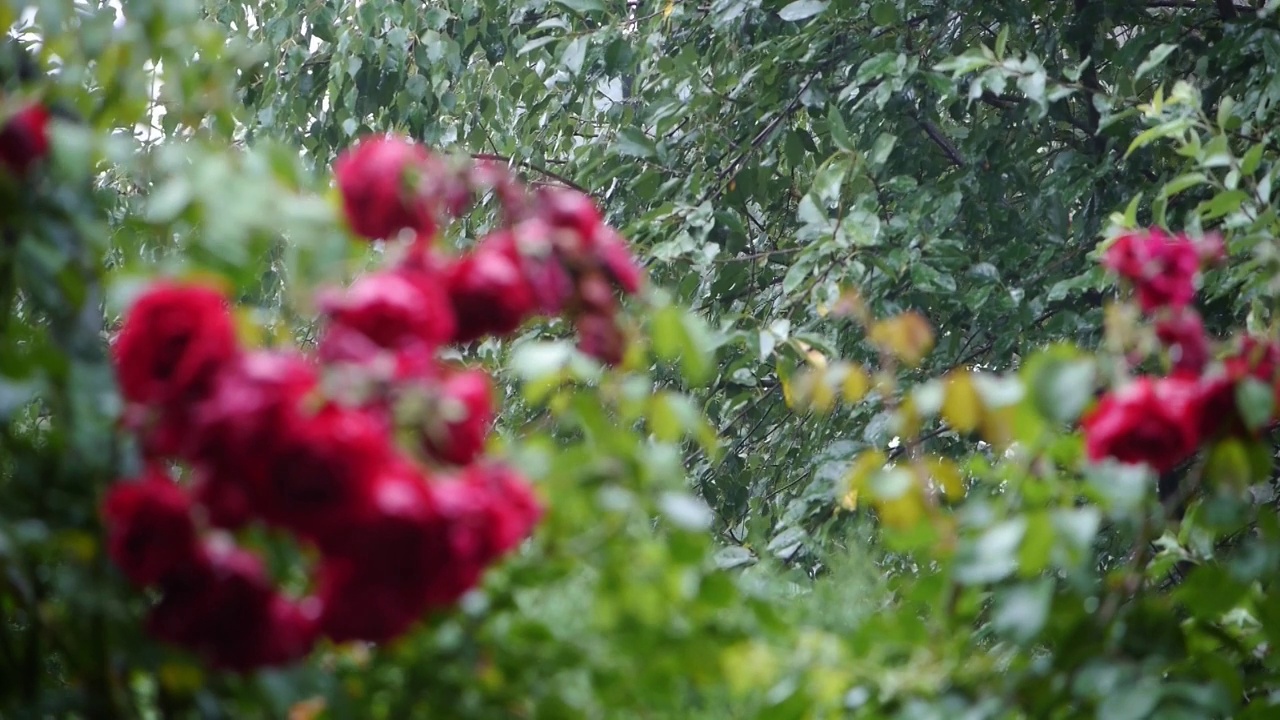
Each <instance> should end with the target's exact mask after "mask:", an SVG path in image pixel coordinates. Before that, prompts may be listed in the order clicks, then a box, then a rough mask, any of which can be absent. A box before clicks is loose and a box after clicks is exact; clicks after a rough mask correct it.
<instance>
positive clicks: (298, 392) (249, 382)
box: [191, 351, 318, 475]
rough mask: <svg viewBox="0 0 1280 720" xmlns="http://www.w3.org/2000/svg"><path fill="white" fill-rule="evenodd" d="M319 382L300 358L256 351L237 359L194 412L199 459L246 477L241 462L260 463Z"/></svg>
mask: <svg viewBox="0 0 1280 720" xmlns="http://www.w3.org/2000/svg"><path fill="white" fill-rule="evenodd" d="M317 383H318V377H317V375H316V370H315V367H314V366H313V365H312V364H311V363H310V362H308V361H307V359H305V358H304V357H303V356H301V355H296V354H293V353H285V352H271V351H254V352H249V353H245V354H244V355H241V356H240V357H238V358H236V359H235V361H233V362H232V363H230V364H229V365H227V367H226V368H225V369H224V370H223V372H222V373H221V374H219V376H218V379H217V381H216V382H215V383H214V386H213V390H212V391H211V392H210V393H209V395H208V396H207V397H206V398H205V399H204V400H202V401H201V402H200V403H199V404H197V405H196V406H195V407H194V408H193V409H192V412H191V416H192V425H193V430H194V432H193V433H192V434H193V440H192V443H191V445H192V446H193V448H194V449H193V454H194V456H195V458H196V459H197V460H198V461H200V462H202V463H204V464H206V465H208V466H210V467H218V468H224V469H228V470H229V471H230V472H231V473H232V474H233V475H239V474H241V473H242V472H243V471H242V470H241V469H240V468H238V467H236V464H237V463H243V462H261V459H262V458H263V457H266V456H269V455H270V454H271V453H272V451H273V450H274V445H273V441H274V440H275V439H276V438H278V436H279V432H280V430H281V428H283V427H285V426H286V425H287V424H288V423H290V422H292V420H293V418H294V417H295V416H296V415H297V412H298V407H299V405H300V404H301V403H302V402H303V401H304V400H305V399H306V398H307V397H309V396H310V395H312V394H313V393H314V392H315V390H316V387H317Z"/></svg>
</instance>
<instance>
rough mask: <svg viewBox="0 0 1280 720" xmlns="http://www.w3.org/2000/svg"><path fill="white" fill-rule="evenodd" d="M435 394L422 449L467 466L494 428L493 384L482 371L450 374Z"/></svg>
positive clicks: (433, 455) (478, 453)
mask: <svg viewBox="0 0 1280 720" xmlns="http://www.w3.org/2000/svg"><path fill="white" fill-rule="evenodd" d="M433 392H434V394H435V395H436V399H435V403H434V404H433V406H432V408H431V413H430V415H429V416H428V417H427V418H426V428H425V430H424V432H423V438H422V444H423V448H424V449H425V450H426V451H427V452H428V453H429V454H430V455H431V456H432V457H434V458H436V459H437V460H440V461H442V462H446V463H451V464H453V465H466V464H467V463H469V462H471V461H472V460H474V459H475V458H476V457H477V456H479V455H480V453H481V451H483V450H484V442H485V438H487V437H488V436H489V430H490V428H492V427H493V418H494V409H493V383H492V382H490V380H489V376H488V374H486V373H484V372H483V371H480V370H462V371H457V372H452V373H449V374H448V375H447V376H446V377H445V378H444V380H443V381H442V382H440V384H439V385H438V386H437V387H435V388H434V389H433Z"/></svg>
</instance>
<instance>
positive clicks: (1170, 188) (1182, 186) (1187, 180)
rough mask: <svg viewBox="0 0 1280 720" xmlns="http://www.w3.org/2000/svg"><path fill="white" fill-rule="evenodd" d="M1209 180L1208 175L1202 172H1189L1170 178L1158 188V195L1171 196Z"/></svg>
mask: <svg viewBox="0 0 1280 720" xmlns="http://www.w3.org/2000/svg"><path fill="white" fill-rule="evenodd" d="M1207 182H1209V176H1208V175H1205V174H1204V173H1202V172H1189V173H1185V174H1183V175H1179V176H1178V177H1176V178H1174V179H1172V180H1170V181H1169V182H1167V183H1165V184H1164V187H1162V188H1160V197H1166V198H1167V197H1172V196H1174V195H1177V194H1178V193H1180V192H1182V191H1183V190H1186V189H1188V188H1193V187H1195V186H1197V185H1203V184H1205V183H1207Z"/></svg>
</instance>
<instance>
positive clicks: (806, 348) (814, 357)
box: [795, 340, 827, 368]
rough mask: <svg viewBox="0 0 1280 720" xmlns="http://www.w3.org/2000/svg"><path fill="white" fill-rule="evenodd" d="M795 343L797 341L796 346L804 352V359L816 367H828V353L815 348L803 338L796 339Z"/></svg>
mask: <svg viewBox="0 0 1280 720" xmlns="http://www.w3.org/2000/svg"><path fill="white" fill-rule="evenodd" d="M795 343H796V347H797V348H799V349H800V352H801V353H803V354H804V359H805V361H806V362H808V363H809V364H810V365H812V366H814V367H816V368H825V367H827V356H826V355H823V354H822V353H821V352H819V351H818V350H815V349H814V347H813V346H812V345H810V344H809V343H807V342H805V341H803V340H796V341H795Z"/></svg>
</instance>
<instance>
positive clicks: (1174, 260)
mask: <svg viewBox="0 0 1280 720" xmlns="http://www.w3.org/2000/svg"><path fill="white" fill-rule="evenodd" d="M1202 247H1203V244H1201V243H1195V242H1193V241H1192V240H1191V239H1189V238H1187V237H1186V236H1184V235H1178V236H1171V235H1168V234H1167V233H1165V232H1163V231H1162V230H1159V229H1158V228H1153V229H1151V230H1146V231H1142V232H1135V233H1128V234H1126V235H1122V236H1120V237H1119V238H1118V239H1117V240H1116V241H1115V243H1114V244H1113V245H1112V246H1111V247H1109V248H1108V249H1107V251H1106V254H1105V255H1104V256H1103V261H1102V262H1103V265H1105V266H1106V267H1108V268H1110V269H1111V270H1113V271H1115V272H1116V273H1117V274H1119V275H1120V276H1122V277H1124V278H1126V279H1128V280H1130V281H1131V282H1133V284H1134V286H1135V287H1136V288H1137V291H1138V303H1139V304H1140V305H1141V306H1142V309H1143V311H1145V312H1154V311H1155V310H1156V309H1157V308H1162V307H1169V308H1173V309H1175V310H1177V309H1180V308H1183V307H1186V305H1187V304H1189V303H1190V302H1191V299H1192V297H1194V296H1195V281H1196V276H1197V275H1198V273H1199V271H1200V265H1201V264H1202V263H1203V262H1204V260H1205V251H1204V250H1202Z"/></svg>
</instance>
